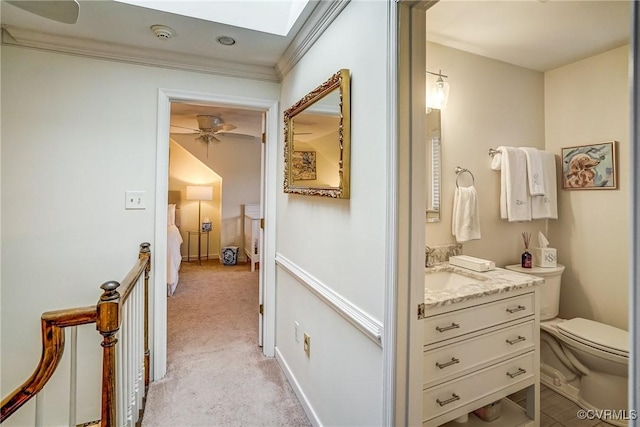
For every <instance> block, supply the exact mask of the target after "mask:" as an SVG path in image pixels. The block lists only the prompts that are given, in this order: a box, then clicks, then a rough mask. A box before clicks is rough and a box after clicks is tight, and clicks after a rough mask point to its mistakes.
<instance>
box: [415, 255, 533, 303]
mask: <svg viewBox="0 0 640 427" xmlns="http://www.w3.org/2000/svg"><path fill="white" fill-rule="evenodd" d="M441 271H452V272H455V273H459V274H462V275H465V276H468V277H472V278H474V279H478V283H474V284H469V285H463V286H458V287H455V288H452V289H439V290H432V289H428V288H427V287H426V286H425V290H424V305H425V308H433V307H441V306H446V305H450V304H455V303H459V302H462V301H467V300H470V299H474V298H480V297H483V296H487V295H494V294H499V293H503V292H509V291H513V290H516V289H522V288H527V287H532V286H538V285H541V284H543V283H544V279H543V278H541V277H535V276H530V275H528V274H521V273H516V272H515V271H511V270H506V269H504V268H496V269H495V270H490V271H484V272H478V271H473V270H468V269H466V268H461V267H457V266H453V265H449V263H442V264H438V265H435V266H433V267H428V268H425V281H426V280H428V276H429V274H434V273H438V272H441Z"/></svg>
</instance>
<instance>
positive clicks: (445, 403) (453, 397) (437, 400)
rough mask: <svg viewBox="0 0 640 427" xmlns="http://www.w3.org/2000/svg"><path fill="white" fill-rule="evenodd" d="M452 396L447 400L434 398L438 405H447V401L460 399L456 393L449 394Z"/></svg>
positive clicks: (451, 401)
mask: <svg viewBox="0 0 640 427" xmlns="http://www.w3.org/2000/svg"><path fill="white" fill-rule="evenodd" d="M451 396H452V397H451V398H449V399H447V400H440V399H436V402H437V403H438V405H440V406H444V405H448V404H449V403H453V402H455V401H456V400H460V396H458V395H457V394H455V393H453V394H452V395H451Z"/></svg>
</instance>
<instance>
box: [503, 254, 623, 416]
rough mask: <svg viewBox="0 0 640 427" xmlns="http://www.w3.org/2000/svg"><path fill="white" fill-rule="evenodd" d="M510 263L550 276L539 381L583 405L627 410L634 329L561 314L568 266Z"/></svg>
mask: <svg viewBox="0 0 640 427" xmlns="http://www.w3.org/2000/svg"><path fill="white" fill-rule="evenodd" d="M505 268H506V269H507V270H511V271H515V272H518V273H523V274H529V275H532V276H537V277H542V278H544V279H545V283H543V284H542V285H540V381H541V382H542V383H543V384H545V385H546V386H547V387H549V388H551V389H553V390H555V391H556V392H558V393H559V394H561V395H563V396H565V397H567V398H568V399H570V400H572V401H574V402H575V403H576V404H578V405H580V406H581V407H583V408H584V409H588V410H589V409H592V410H612V411H620V412H618V413H622V412H621V411H627V408H628V402H627V393H628V391H627V390H628V386H627V383H628V366H629V333H628V332H627V331H624V330H622V329H618V328H616V327H613V326H610V325H605V324H603V323H599V322H595V321H593V320H587V319H582V318H575V319H560V318H558V317H557V316H558V310H559V303H560V282H561V277H562V273H563V271H564V266H563V265H560V264H558V265H557V266H556V267H549V268H543V267H532V268H522V267H521V266H520V265H519V264H516V265H508V266H506V267H505ZM625 413H626V412H625ZM602 421H606V422H607V423H609V424H613V425H617V426H626V425H628V423H627V421H622V420H620V421H618V420H610V419H606V420H605V419H603V420H602Z"/></svg>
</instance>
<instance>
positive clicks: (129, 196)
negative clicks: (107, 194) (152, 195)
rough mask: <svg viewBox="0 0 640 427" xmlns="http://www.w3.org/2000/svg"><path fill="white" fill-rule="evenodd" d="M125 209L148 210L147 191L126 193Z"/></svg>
mask: <svg viewBox="0 0 640 427" xmlns="http://www.w3.org/2000/svg"><path fill="white" fill-rule="evenodd" d="M124 194H125V203H124V208H125V209H146V208H147V192H146V191H125V193H124Z"/></svg>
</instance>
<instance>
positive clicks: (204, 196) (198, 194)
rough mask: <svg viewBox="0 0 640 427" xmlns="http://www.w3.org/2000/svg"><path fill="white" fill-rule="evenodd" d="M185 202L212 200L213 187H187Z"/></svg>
mask: <svg viewBox="0 0 640 427" xmlns="http://www.w3.org/2000/svg"><path fill="white" fill-rule="evenodd" d="M187 200H213V187H210V186H207V185H187Z"/></svg>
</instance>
